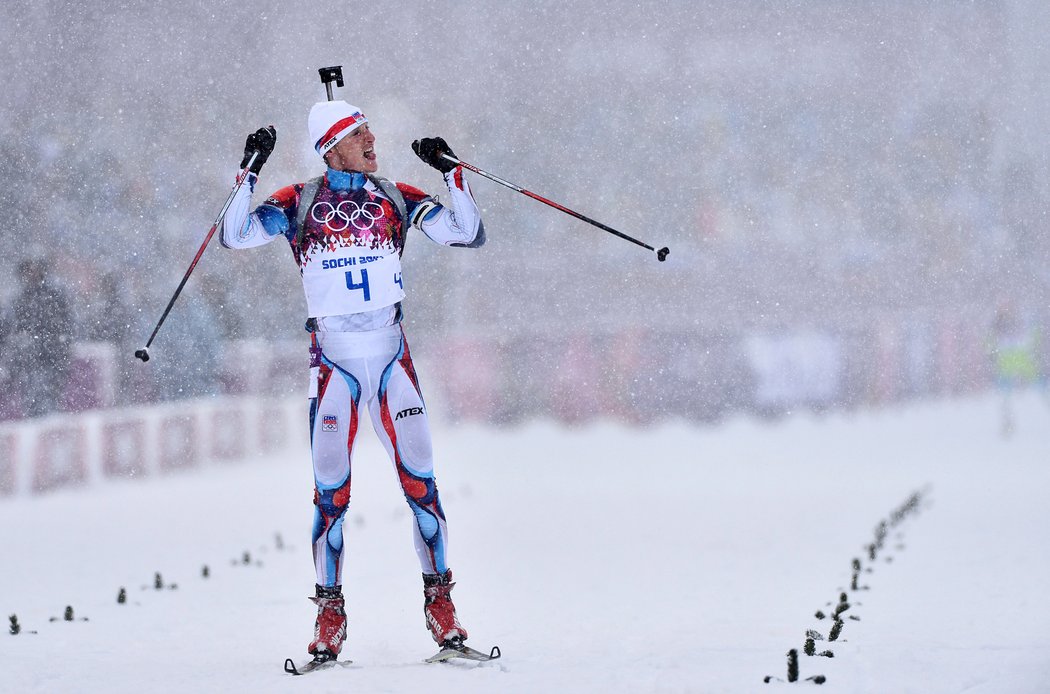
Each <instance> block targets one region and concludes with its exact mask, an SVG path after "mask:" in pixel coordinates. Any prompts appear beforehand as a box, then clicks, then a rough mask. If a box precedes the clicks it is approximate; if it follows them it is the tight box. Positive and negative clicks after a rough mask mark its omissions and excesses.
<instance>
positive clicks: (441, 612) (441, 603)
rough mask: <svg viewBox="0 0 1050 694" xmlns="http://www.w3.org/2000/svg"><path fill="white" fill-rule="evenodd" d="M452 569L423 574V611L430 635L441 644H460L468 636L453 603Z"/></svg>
mask: <svg viewBox="0 0 1050 694" xmlns="http://www.w3.org/2000/svg"><path fill="white" fill-rule="evenodd" d="M454 585H456V584H455V583H453V582H452V570H451V569H449V570H448V571H446V572H445V573H443V574H423V595H424V596H425V598H426V602H425V603H424V604H423V612H424V613H425V614H426V616H427V628H428V629H430V635H431V636H433V637H434V641H436V642H437V643H438V645H440V646H449V645H453V646H458V645H461V644H462V643H463V642H464V641H465V640H466V638H467V630H466V629H464V628H463V625H462V624H460V623H459V619H458V618H457V617H456V606H455V605H453V604H452V596H450V595H449V593H451V592H452V586H454Z"/></svg>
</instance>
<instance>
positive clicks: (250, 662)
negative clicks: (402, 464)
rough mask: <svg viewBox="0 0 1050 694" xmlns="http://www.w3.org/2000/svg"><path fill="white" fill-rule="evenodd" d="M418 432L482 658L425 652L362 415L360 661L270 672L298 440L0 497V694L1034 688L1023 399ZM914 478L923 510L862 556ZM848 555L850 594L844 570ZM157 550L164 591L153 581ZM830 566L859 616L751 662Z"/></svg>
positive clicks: (304, 503)
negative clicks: (174, 469)
mask: <svg viewBox="0 0 1050 694" xmlns="http://www.w3.org/2000/svg"><path fill="white" fill-rule="evenodd" d="M435 440H436V447H437V455H438V472H439V484H440V487H441V489H442V494H443V500H444V505H445V510H446V513H447V514H448V518H449V527H450V532H451V548H450V565H451V566H452V567H453V569H454V571H455V573H456V578H457V580H458V586H457V588H456V590H455V592H454V596H455V598H456V603H457V606H458V608H459V612H460V615H461V617H462V619H463V621H464V623H465V624H466V626H467V627H468V628H469V629H470V631H471V634H472V638H471V643H472V645H474V646H475V647H477V648H480V649H487V648H488V647H489V646H490V645H492V644H498V645H499V646H500V647H501V649H502V652H503V658H502V659H500V660H498V661H495V662H493V663H489V664H485V665H474V664H471V665H459V664H446V665H427V664H424V663H422V662H421V660H422V658H423V657H425V656H427V655H429V654H430V653H431V652H433V650H434V645H433V643H432V642H430V640H429V636H428V634H427V631H426V629H425V627H424V623H423V615H422V609H421V608H422V595H421V583H420V578H419V574H418V566H417V564H416V560H415V555H414V552H413V550H412V547H411V538H410V523H411V520H410V516H409V513H408V510H407V507H406V506H405V504H404V502H403V500H402V499H401V497H400V494H399V490H398V488H397V484H396V481H395V478H394V475H393V472H392V470H391V468H390V465H389V463H388V462H387V461H386V460H385V457H384V456H383V455H382V452H381V450H380V448H379V446H378V444H377V443H376V442H375V440H374V437H372V436H371V434H370V432H366V435H365V436H363V437H362V445H361V448H360V449H359V451H358V455H357V458H356V460H355V468H354V495H353V500H352V502H351V514H350V518H349V522H348V523H347V531H346V534H347V542H348V560H347V567H346V572H345V575H344V583H345V592H346V595H347V602H348V612H349V616H350V633H349V638H348V641H347V645H346V649H345V651H344V653H345V656H346V657H348V658H350V659H352V660H353V662H354V664H353V665H352V666H350V667H347V668H342V669H336V670H332V671H325V672H320V673H315V674H312V675H310V676H308V677H303V678H294V677H291V676H289V675H286V674H284V673H283V671H282V663H283V661H284V659H285V658H286V657H288V656H294V657H296V658H297V659H302V658H304V657H305V645H306V643H307V642H308V640H309V638H310V636H311V631H312V627H313V616H314V608H313V605H312V604H311V603H310V602H308V601H307V600H306V597H307V596H308V595H310V594H312V588H313V569H312V564H311V560H310V554H309V552H310V550H309V537H308V533H309V526H310V521H311V518H312V510H313V508H312V505H311V478H310V471H309V463H308V459H307V456H306V453H305V451H304V452H303V454H301V455H296V456H293V457H288V458H283V459H276V458H275V459H267V460H259V461H257V462H255V463H252V464H237V465H233V466H230V467H227V468H209V469H206V470H202V471H200V472H196V473H190V474H182V475H171V476H168V477H161V478H155V479H151V480H140V481H128V482H126V483H118V484H115V485H108V486H100V487H95V488H92V489H89V490H81V491H68V492H61V493H55V494H51V495H48V496H43V497H38V498H16V499H11V500H7V501H2V502H0V528H2V531H0V566H2V569H0V611H2V612H0V615H2V616H3V619H4V626H5V627H6V626H7V616H8V615H11V614H15V615H17V618H18V621H19V623H20V625H21V627H22V633H21V634H19V635H17V636H8V635H7V634H6V631H7V629H6V628H5V629H4V632H5V633H2V634H0V691H4V692H96V691H98V692H132V691H135V692H139V691H143V692H144V691H150V692H157V691H163V692H208V691H224V692H230V691H250V692H305V691H310V692H315V691H332V692H409V691H448V692H458V693H466V692H763V691H773V690H775V689H780V688H783V687H788V686H791V687H805V688H811V687H814V686H816V685H815V684H814V683H812V682H807V681H805V680H806V678H808V677H811V676H814V675H824V676H825V677H826V678H827V681H826V683H825V684H824V685H823V689H821V690H820V691H825V690H827V691H838V692H878V693H884V692H922V693H924V694H926V693H930V692H962V691H967V692H1012V693H1019V692H1045V691H1050V592H1048V591H1047V590H1046V583H1045V582H1046V580H1047V576H1048V575H1050V542H1047V539H1046V535H1047V529H1048V528H1050V504H1048V500H1050V407H1048V406H1047V403H1046V402H1044V401H1043V400H1041V399H1040V398H1038V397H1036V396H1035V395H1031V396H1027V397H1025V398H1023V400H1022V401H1021V402H1020V403H1019V416H1018V424H1017V431H1016V432H1015V434H1014V435H1013V437H1012V438H1009V439H1003V438H1001V437H1000V436H999V426H998V403H997V401H996V399H995V398H994V397H992V396H984V397H978V398H973V399H967V400H962V401H954V402H941V403H924V404H914V405H911V406H908V407H907V408H904V409H897V410H892V411H883V412H877V411H876V412H863V413H854V414H849V415H847V414H834V415H828V416H814V415H810V414H797V415H794V416H792V417H789V418H787V419H785V420H783V421H780V422H776V423H772V424H769V423H756V422H754V421H750V420H745V419H738V420H733V421H731V422H728V423H726V424H724V425H721V426H719V427H717V428H694V427H692V426H689V425H686V424H684V423H666V424H663V425H661V426H658V427H655V428H651V429H635V428H625V427H622V426H619V425H612V424H607V423H606V424H595V425H591V426H588V427H586V428H582V429H565V428H562V427H559V426H556V425H553V424H550V423H532V424H528V425H525V426H522V427H519V428H513V429H488V428H478V427H457V428H451V427H441V428H439V430H438V431H437V432H436V435H435ZM916 491H922V493H923V497H922V498H923V503H922V506H921V509H920V510H919V511H918V512H917V513H914V514H909V515H908V516H906V517H905V519H904V520H903V522H901V523H900V524H899V525H896V526H895V527H893V529H892V531H891V533H890V536H889V538H888V540H887V542H886V544H885V546H884V547H883V549H882V551H881V552H880V553H879V556H878V558H877V560H876V561H875V562H870V561H868V560H867V555H866V553H865V546H866V545H868V544H869V543H871V542H872V541H873V539H874V535H875V528H876V526H877V524H878V523H879V522H880V521H882V520H888V519H889V517H890V514H891V513H892V512H893V511H894V510H895V509H897V508H899V507H900V506H901V505H902V504H903V503H904V502H905V501H906V500H907V499H908V498H909V496H910V495H911V494H913V493H914V492H916ZM277 535H280V538H281V539H282V541H283V542H282V543H279V542H278V540H277ZM280 544H283V548H281V547H279V545H280ZM245 552H248V553H249V554H250V562H251V563H250V564H248V565H245V564H244V563H243V558H244V554H245ZM854 558H861V559H864V562H863V566H864V568H865V569H869V568H870V569H871V571H870V572H868V571H865V572H864V573H862V575H861V578H860V584H861V585H862V586H867V587H868V588H869V589H868V590H860V591H855V592H854V591H849V590H848V588H849V583H850V578H851V561H852V560H853V559H854ZM205 565H207V566H208V567H209V572H210V576H209V577H208V578H204V577H202V567H203V566H205ZM155 572H160V573H161V575H162V578H163V582H164V583H165V584H171V583H175V584H177V586H178V587H177V588H176V589H171V588H165V589H163V590H159V591H158V590H155V589H154V588H153V587H152V586H153V582H154V574H155ZM121 587H124V588H126V590H127V595H128V601H127V603H126V604H123V605H121V604H118V603H117V594H118V591H119V589H120V588H121ZM844 589H845V590H846V591H847V593H848V599H849V601H850V603H851V608H850V610H849V611H847V612H846V613H844V616H845V615H849V616H855V617H859V618H860V620H859V621H857V620H852V619H846V620H845V622H844V628H843V630H842V634H841V637H840V638H839V640H838V641H836V642H833V643H829V642H828V641H823V642H818V643H817V650H818V651H824V650H831V651H833V653H834V658H827V657H819V656H814V657H809V656H805V655H800V681H799V682H797V683H796V684H792V685H789V684H787V683H785V682H782V681H776V680H774V681H773V682H771V683H768V684H766V683H764V682H763V679H764V678H765V677H766V676H767V675H772V676H774V677H776V678H779V680H784V679H785V678H786V676H787V668H786V658H785V653H786V652H787V651H788V649H791V648H796V649H799V651H800V652H801V650H802V647H803V642H804V639H805V635H806V631H807V630H810V629H815V630H817V631H819V632H821V634H822V635H824V636H825V637H826V636H827V635H828V632H829V629H830V621H829V620H828V619H824V620H819V619H817V617H816V616H815V613H816V612H817V611H818V610H823V611H824V612H830V611H831V609H833V608H834V604H835V603H836V602H837V601H838V599H839V598H838V596H839V594H840V592H842V591H843V590H844ZM67 605H70V606H72V607H73V608H74V617H75V619H76V621H74V622H72V623H70V622H66V621H64V620H62V619H61V617H62V615H63V611H64V610H65V608H66V606H67ZM52 617H57V618H59V620H58V621H54V622H52V621H49V619H50V618H52ZM82 618H87V621H81V620H82ZM30 632H36V633H30Z"/></svg>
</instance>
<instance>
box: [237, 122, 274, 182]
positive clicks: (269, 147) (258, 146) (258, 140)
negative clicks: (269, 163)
mask: <svg viewBox="0 0 1050 694" xmlns="http://www.w3.org/2000/svg"><path fill="white" fill-rule="evenodd" d="M276 144H277V128H275V127H273V126H272V125H268V126H266V127H265V128H259V129H258V130H256V131H255V132H253V133H252V134H251V135H249V136H248V139H247V140H246V141H245V143H244V158H242V159H241V168H242V169H243V168H244V167H246V166H248V161H249V160H251V158H252V154H253V153H255V152H258V153H259V154H258V156H256V157H255V161H253V162H252V167H251V172H252V173H253V174H255V175H258V174H259V172H260V171H262V167H263V164H265V163H266V160H267V159H269V158H270V154H271V153H272V152H273V148H274V146H275V145H276Z"/></svg>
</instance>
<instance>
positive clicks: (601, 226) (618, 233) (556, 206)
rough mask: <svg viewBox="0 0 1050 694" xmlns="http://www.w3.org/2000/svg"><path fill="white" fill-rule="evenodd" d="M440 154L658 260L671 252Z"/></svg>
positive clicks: (459, 160) (471, 165)
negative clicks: (633, 245) (626, 242)
mask: <svg viewBox="0 0 1050 694" xmlns="http://www.w3.org/2000/svg"><path fill="white" fill-rule="evenodd" d="M441 156H442V158H444V159H446V160H448V161H450V162H452V163H453V164H458V165H459V166H462V167H463V168H464V169H467V170H468V171H473V172H474V173H476V174H478V175H479V176H484V177H485V178H487V179H489V180H490V181H495V182H496V183H499V184H500V185H502V186H506V187H508V188H510V189H511V190H515V191H517V192H519V193H521V194H522V195H527V196H528V197H530V198H532V199H533V200H537V201H539V202H542V203H543V204H544V205H550V206H551V207H553V208H554V209H556V210H560V211H562V212H564V213H565V214H567V215H572V216H573V217H575V218H576V219H579V220H581V221H584V222H587V223H588V224H590V225H592V226H596V227H598V228H599V229H601V230H602V231H607V232H609V233H610V234H613V235H615V236H619V237H620V238H621V239H625V240H627V241H630V242H631V243H636V244H638V245H639V246H641V247H642V248H646V249H648V250H650V251H653V252H654V253H656V259H657V260H659V261H660V262H663V261H664V260H665V259H666V258H667V254H668V253H670V252H671V250H670V249H669V248H667V246H664V247H663V248H661V249H659V250H657V249H655V248H653V247H652V246H650V245H649V244H647V243H645V242H644V241H639V240H638V239H636V238H634V237H633V236H628V235H627V234H625V233H623V232H622V231H617V230H616V229H613V228H612V227H610V226H606V225H605V224H602V223H601V222H598V221H595V220H593V219H591V218H590V217H587V216H585V215H582V214H580V213H579V212H577V211H575V210H570V209H569V208H568V207H565V206H564V205H559V204H558V203H556V202H554V201H553V200H548V199H547V198H545V197H543V196H542V195H537V194H536V193H533V192H532V191H531V190H525V189H524V188H522V187H521V186H518V185H514V184H513V183H511V182H510V181H505V180H503V179H502V178H500V177H499V176H496V175H493V174H490V173H489V172H488V171H484V170H482V169H479V168H478V167H476V166H474V165H473V164H468V163H467V162H465V161H463V160H461V159H458V158H456V157H454V156H452V155H451V154H448V153H446V152H442V153H441Z"/></svg>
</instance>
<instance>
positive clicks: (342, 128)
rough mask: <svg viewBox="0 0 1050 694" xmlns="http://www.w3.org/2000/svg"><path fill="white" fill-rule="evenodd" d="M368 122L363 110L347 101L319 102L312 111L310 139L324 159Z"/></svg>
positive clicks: (309, 125)
mask: <svg viewBox="0 0 1050 694" xmlns="http://www.w3.org/2000/svg"><path fill="white" fill-rule="evenodd" d="M367 122H368V119H367V118H365V114H363V113H361V109H359V108H358V107H356V106H351V105H350V104H348V103H346V102H345V101H318V102H317V103H316V104H314V105H313V108H311V109H310V120H309V124H308V127H309V128H310V139H311V140H313V143H314V149H315V150H317V153H318V154H320V155H321V156H322V157H323V156H324V155H325V154H327V153H328V150H330V149H332V148H333V147H335V146H336V145H337V144H338V143H339V141H340V140H342V139H343V138H344V137H346V136H347V135H349V134H350V133H352V132H354V131H355V130H357V129H358V128H359V127H360V126H361V124H362V123H367Z"/></svg>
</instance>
